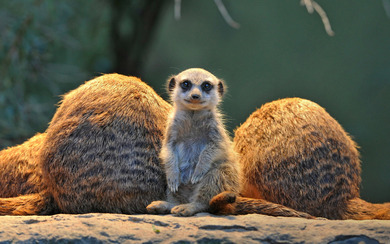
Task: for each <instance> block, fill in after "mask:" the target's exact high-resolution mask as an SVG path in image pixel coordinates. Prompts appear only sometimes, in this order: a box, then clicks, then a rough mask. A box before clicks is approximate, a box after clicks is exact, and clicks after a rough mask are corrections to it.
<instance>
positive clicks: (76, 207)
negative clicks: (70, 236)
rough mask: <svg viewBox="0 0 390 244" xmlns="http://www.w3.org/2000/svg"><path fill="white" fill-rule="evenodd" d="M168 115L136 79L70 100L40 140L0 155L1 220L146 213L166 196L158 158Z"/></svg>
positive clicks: (117, 80) (104, 80)
mask: <svg viewBox="0 0 390 244" xmlns="http://www.w3.org/2000/svg"><path fill="white" fill-rule="evenodd" d="M170 109H171V106H170V105H169V104H168V103H167V102H165V101H164V100H163V99H162V98H161V97H160V96H158V95H157V94H156V93H155V91H154V90H153V89H152V88H151V87H149V86H148V85H146V84H145V83H144V82H142V81H141V80H140V79H138V78H136V77H128V76H124V75H118V74H109V75H103V76H100V77H97V78H95V79H93V80H91V81H88V82H86V83H85V84H83V85H81V86H80V87H78V88H77V89H75V90H73V91H71V92H69V93H68V94H66V95H65V96H64V97H63V100H62V102H61V104H60V106H59V107H58V109H57V111H56V113H55V115H54V117H53V119H52V120H51V122H50V125H49V127H48V129H47V130H46V132H45V133H43V134H40V135H37V136H35V137H33V138H32V139H30V140H29V141H27V142H25V143H23V144H22V145H20V146H16V147H13V148H9V149H6V150H3V151H1V152H0V169H1V170H2V172H1V173H0V176H1V178H0V186H1V190H0V215H26V214H53V213H88V212H110V213H126V214H133V213H146V209H145V207H146V206H147V205H148V204H149V203H151V202H152V201H154V200H158V199H161V198H163V197H164V196H165V189H166V181H165V174H164V169H163V167H162V165H161V164H160V162H159V159H158V154H159V151H160V148H161V141H162V137H163V132H164V130H165V124H166V120H167V116H168V114H169V111H170ZM3 170H4V171H3Z"/></svg>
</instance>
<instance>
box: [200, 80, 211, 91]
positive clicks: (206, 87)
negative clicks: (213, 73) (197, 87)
mask: <svg viewBox="0 0 390 244" xmlns="http://www.w3.org/2000/svg"><path fill="white" fill-rule="evenodd" d="M201 87H202V90H203V91H205V92H209V91H211V89H213V85H211V83H210V82H208V81H205V82H203V83H202V85H201Z"/></svg>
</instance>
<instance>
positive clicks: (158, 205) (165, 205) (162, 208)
mask: <svg viewBox="0 0 390 244" xmlns="http://www.w3.org/2000/svg"><path fill="white" fill-rule="evenodd" d="M172 207H173V206H172V204H171V203H169V202H167V201H154V202H152V203H151V204H149V205H148V206H147V207H146V210H147V211H148V213H150V214H169V213H170V212H171V209H172Z"/></svg>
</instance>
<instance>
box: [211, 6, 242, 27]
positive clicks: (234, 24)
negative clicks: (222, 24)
mask: <svg viewBox="0 0 390 244" xmlns="http://www.w3.org/2000/svg"><path fill="white" fill-rule="evenodd" d="M214 2H215V4H216V5H217V7H218V10H219V12H220V13H221V15H222V17H223V18H224V19H225V21H226V23H228V25H230V26H231V27H233V28H235V29H238V28H240V24H239V23H237V22H236V21H234V20H233V19H232V17H231V16H230V15H229V12H228V11H227V9H226V7H225V5H224V4H223V2H222V0H214Z"/></svg>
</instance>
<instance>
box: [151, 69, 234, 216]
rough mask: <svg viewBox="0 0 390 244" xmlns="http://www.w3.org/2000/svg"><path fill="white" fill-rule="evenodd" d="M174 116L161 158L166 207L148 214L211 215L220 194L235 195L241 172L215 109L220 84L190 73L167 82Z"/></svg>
mask: <svg viewBox="0 0 390 244" xmlns="http://www.w3.org/2000/svg"><path fill="white" fill-rule="evenodd" d="M168 90H169V92H170V95H171V100H172V101H173V110H172V112H171V114H170V116H169V117H168V122H167V128H166V133H165V136H164V140H163V145H162V149H161V154H160V157H161V159H162V162H163V164H164V166H165V173H166V177H167V184H168V189H167V201H155V202H152V203H151V204H150V205H149V206H148V207H147V210H148V212H149V213H158V214H166V213H172V214H175V215H178V216H191V215H194V214H196V213H198V212H202V211H207V210H208V209H209V201H210V200H211V198H212V197H213V196H215V195H217V194H218V193H220V192H223V191H226V190H229V191H233V192H238V191H239V170H238V164H237V160H236V156H235V154H234V151H233V149H232V145H231V140H230V138H229V136H228V134H227V132H226V130H225V128H224V125H223V123H222V118H221V114H220V112H219V111H218V108H217V105H218V103H219V102H220V100H221V98H222V95H223V93H224V83H223V81H222V80H220V79H218V78H217V77H215V76H214V75H213V74H211V73H210V72H208V71H206V70H204V69H199V68H192V69H188V70H185V71H183V72H181V73H180V74H178V75H176V76H174V77H172V78H171V79H169V81H168Z"/></svg>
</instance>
